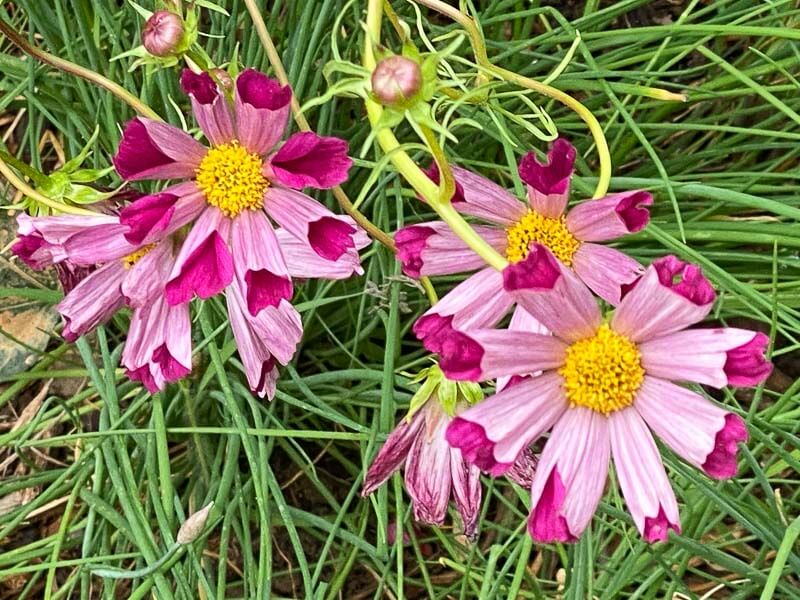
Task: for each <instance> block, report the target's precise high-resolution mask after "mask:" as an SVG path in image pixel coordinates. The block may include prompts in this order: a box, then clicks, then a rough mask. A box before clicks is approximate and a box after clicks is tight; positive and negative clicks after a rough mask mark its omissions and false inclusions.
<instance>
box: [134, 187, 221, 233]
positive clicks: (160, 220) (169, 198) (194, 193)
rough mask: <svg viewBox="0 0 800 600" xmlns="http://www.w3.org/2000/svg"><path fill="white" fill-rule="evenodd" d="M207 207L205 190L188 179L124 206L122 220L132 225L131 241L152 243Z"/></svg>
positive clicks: (194, 217) (175, 229)
mask: <svg viewBox="0 0 800 600" xmlns="http://www.w3.org/2000/svg"><path fill="white" fill-rule="evenodd" d="M205 207H206V202H205V200H204V198H203V193H202V192H201V191H200V190H198V189H197V186H196V185H195V183H194V182H193V181H188V182H184V183H179V184H178V185H175V186H172V187H169V188H167V189H165V190H164V191H163V192H159V193H156V194H151V195H150V196H142V197H141V198H139V199H138V200H136V201H135V202H133V203H131V204H129V205H128V206H126V207H125V208H123V209H122V212H120V215H119V220H120V223H122V224H123V225H125V226H127V227H128V231H127V232H126V233H125V239H127V240H128V242H130V243H131V244H137V245H138V244H150V243H152V242H154V241H156V240H157V239H160V238H162V237H164V236H166V235H168V234H170V233H172V232H174V231H177V230H178V229H180V228H181V227H183V226H184V225H186V224H188V223H190V222H191V221H193V220H194V219H196V218H197V217H198V216H199V214H200V213H201V212H202V211H203V209H204V208H205Z"/></svg>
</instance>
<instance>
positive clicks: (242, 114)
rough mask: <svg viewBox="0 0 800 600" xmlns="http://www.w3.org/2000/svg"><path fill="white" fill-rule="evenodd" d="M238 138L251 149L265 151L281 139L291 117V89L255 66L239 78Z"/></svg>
mask: <svg viewBox="0 0 800 600" xmlns="http://www.w3.org/2000/svg"><path fill="white" fill-rule="evenodd" d="M235 96H236V97H235V99H234V105H235V108H236V127H237V132H238V136H237V137H238V139H239V141H241V143H242V145H243V146H244V147H245V148H247V149H248V150H249V151H250V152H255V153H256V154H261V155H264V154H266V153H267V152H269V151H270V150H272V148H273V147H274V146H275V144H277V143H278V140H280V139H281V137H283V132H284V130H285V129H286V120H287V119H288V118H289V102H290V101H291V99H292V90H291V88H290V87H289V86H288V85H287V86H281V84H280V83H278V82H277V81H275V80H274V79H270V78H269V77H267V76H266V75H264V74H263V73H259V72H258V71H256V70H254V69H245V70H244V71H242V72H241V74H240V75H239V77H237V79H236V94H235Z"/></svg>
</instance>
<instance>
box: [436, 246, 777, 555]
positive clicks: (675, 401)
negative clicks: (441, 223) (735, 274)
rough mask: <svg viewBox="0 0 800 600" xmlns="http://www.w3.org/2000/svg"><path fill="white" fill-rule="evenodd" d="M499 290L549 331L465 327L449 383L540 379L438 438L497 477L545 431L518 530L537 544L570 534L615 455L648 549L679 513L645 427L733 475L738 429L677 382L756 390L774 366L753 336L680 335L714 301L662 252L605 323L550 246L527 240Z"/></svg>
mask: <svg viewBox="0 0 800 600" xmlns="http://www.w3.org/2000/svg"><path fill="white" fill-rule="evenodd" d="M502 277H503V283H504V289H505V290H506V291H507V292H509V293H511V294H513V296H514V298H515V299H516V300H517V301H518V302H520V304H522V306H524V307H525V309H526V310H528V311H529V312H530V313H531V314H532V315H533V316H534V317H535V318H536V319H537V320H538V321H539V322H540V323H541V324H542V325H543V326H544V327H546V328H547V329H549V330H550V331H552V332H553V335H541V334H536V333H529V332H525V331H514V330H507V331H498V330H492V329H483V330H474V331H470V332H469V333H467V334H462V336H463V339H462V342H463V345H462V347H461V348H451V349H446V351H445V352H444V354H443V356H442V360H441V363H440V365H441V367H442V370H443V371H444V373H445V374H446V375H447V376H448V377H451V378H453V379H470V380H484V379H489V378H493V377H500V376H509V375H517V374H529V373H536V372H541V374H539V375H538V376H534V377H529V378H527V379H525V380H524V381H520V382H518V383H517V384H516V385H512V386H510V387H509V388H507V389H505V390H503V391H502V392H499V393H498V394H495V395H494V396H493V397H491V398H489V399H487V400H485V401H484V402H482V403H480V404H478V405H476V406H474V407H471V408H469V409H468V410H466V411H465V412H463V413H461V414H460V415H458V416H457V417H456V418H455V419H454V421H453V422H452V423H451V424H450V426H449V427H448V430H447V439H448V441H449V442H450V444H451V445H452V446H453V447H454V448H459V449H460V450H461V451H462V452H463V453H464V456H465V457H466V458H467V459H468V460H469V461H471V462H472V463H474V464H476V465H478V466H479V467H481V468H482V469H484V470H486V471H489V472H490V473H492V474H494V475H498V474H501V473H505V472H507V471H508V469H509V468H510V466H511V465H512V464H513V462H514V461H515V460H516V459H517V457H518V456H519V454H520V452H522V451H523V449H525V448H526V447H527V446H528V445H529V444H531V443H532V442H533V441H534V440H536V439H537V438H539V437H540V436H541V435H542V434H544V433H545V432H547V431H548V430H551V433H550V437H549V438H548V440H547V442H546V444H545V447H544V451H543V452H542V455H541V457H540V460H539V464H538V466H537V470H536V474H535V476H534V478H533V483H532V487H531V514H530V520H529V523H528V530H529V532H530V534H531V535H532V536H533V538H534V539H536V540H537V541H541V542H554V541H559V542H566V541H574V540H576V539H577V538H578V537H579V536H580V535H581V533H582V532H583V530H584V528H585V527H586V525H587V524H588V523H589V521H590V520H591V518H592V515H593V514H594V511H595V509H596V507H597V504H598V502H599V501H600V498H601V496H602V494H603V489H604V487H605V482H606V478H607V473H608V462H609V458H610V457H611V456H613V458H614V464H615V467H616V472H617V477H618V479H619V483H620V487H621V489H622V493H623V495H624V497H625V499H626V502H627V504H628V509H629V510H630V511H631V514H632V515H633V519H634V522H635V523H636V526H637V528H638V529H639V531H640V532H641V533H642V535H643V536H644V538H645V539H646V540H647V541H649V542H654V541H658V540H662V541H663V540H665V539H666V538H667V533H668V530H669V529H674V530H676V531H678V532H679V531H680V524H679V515H678V506H677V502H676V500H675V495H674V493H673V491H672V488H671V486H670V484H669V480H668V479H667V476H666V473H665V472H664V467H663V465H662V462H661V457H660V455H659V452H658V449H657V447H656V445H655V442H654V441H653V437H652V434H651V430H652V432H654V433H655V434H656V435H657V436H658V437H659V438H661V440H662V441H663V442H664V443H665V444H666V445H667V446H669V447H670V448H671V449H672V450H673V451H674V452H675V453H676V454H678V455H679V456H681V457H682V458H684V459H685V460H686V461H687V462H689V463H691V464H693V465H694V466H696V467H698V468H701V469H702V470H703V471H705V472H706V473H707V474H708V475H710V476H711V477H714V478H717V479H724V478H728V477H732V476H734V475H735V473H736V467H737V465H736V451H737V443H738V442H742V441H745V440H746V439H747V428H746V426H745V423H744V421H743V420H742V419H741V418H740V417H739V416H738V415H736V414H734V413H731V412H729V411H727V410H725V409H723V408H721V407H719V406H717V405H716V404H714V403H712V402H711V401H709V400H707V399H706V398H704V397H703V396H701V395H700V394H698V393H695V392H693V391H690V390H689V389H686V388H685V387H682V386H680V385H676V384H675V383H673V381H676V382H685V381H686V382H697V383H701V384H705V385H710V386H713V387H717V388H721V387H723V386H725V385H728V384H730V385H756V384H758V383H760V382H762V381H764V380H765V379H766V377H767V376H768V375H769V373H770V371H771V368H772V366H771V364H770V363H769V362H768V361H767V360H766V359H765V358H764V351H765V349H766V346H767V343H768V339H767V337H766V336H765V335H764V334H763V333H757V332H754V331H748V330H744V329H734V328H716V329H686V328H687V327H689V326H690V325H693V324H695V323H697V322H699V321H701V320H702V319H704V318H705V317H706V316H707V315H708V313H709V311H710V310H711V307H712V305H713V303H714V299H715V293H714V290H713V288H712V287H711V284H710V283H709V281H708V280H707V279H706V278H705V277H704V276H703V275H702V273H701V271H700V269H699V268H698V267H696V266H694V265H690V264H686V263H683V262H681V261H679V260H678V259H677V258H675V257H672V256H668V257H666V258H662V259H660V260H658V261H655V262H654V263H653V264H652V265H651V266H650V267H649V268H648V269H647V270H646V271H645V273H644V275H643V276H642V277H641V278H640V279H639V280H637V282H635V285H634V286H633V288H632V289H631V290H630V291H628V293H627V294H626V295H625V296H624V298H623V299H622V301H621V302H620V304H619V306H618V307H617V308H616V310H615V311H614V314H613V316H612V317H611V318H610V320H608V321H606V320H604V319H603V317H602V315H601V313H600V310H599V307H598V305H597V301H596V299H595V298H594V297H593V296H592V293H591V292H590V291H589V289H588V288H587V287H586V286H585V285H584V284H583V283H582V282H581V281H580V280H579V279H578V277H577V276H576V275H575V274H574V273H573V272H572V271H571V270H569V269H567V268H565V267H564V266H563V265H562V264H561V263H559V262H558V261H557V260H556V259H555V258H554V257H553V255H552V254H551V253H550V251H549V250H548V249H547V248H545V247H544V246H542V245H539V244H534V245H533V246H532V247H531V249H530V252H529V253H528V256H527V257H526V258H525V259H524V260H522V261H520V262H518V263H516V264H513V265H511V266H509V267H507V268H506V269H505V271H504V272H503V274H502Z"/></svg>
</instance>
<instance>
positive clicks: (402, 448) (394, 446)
mask: <svg viewBox="0 0 800 600" xmlns="http://www.w3.org/2000/svg"><path fill="white" fill-rule="evenodd" d="M424 426H425V412H424V411H420V412H418V413H417V414H416V415H414V417H413V418H412V419H411V421H410V422H409V421H407V420H406V419H403V420H402V421H400V423H399V424H398V425H397V427H395V429H394V431H392V433H391V434H390V435H389V437H388V438H387V439H386V441H385V442H384V444H383V446H382V447H381V449H380V451H379V452H378V454H377V455H376V456H375V458H374V459H373V461H372V464H371V465H370V466H369V469H368V470H367V474H366V475H365V476H364V487H363V489H362V490H361V495H362V496H369V495H370V494H371V493H372V492H374V491H375V490H377V489H378V488H379V487H380V486H382V485H383V484H384V483H385V482H386V480H387V479H389V477H391V475H392V473H394V472H395V471H397V470H398V469H399V468H400V467H401V466H402V465H403V463H404V462H405V460H406V457H407V456H408V453H409V451H410V450H411V446H412V445H413V443H414V440H415V439H417V437H418V436H419V435H421V433H422V432H423V431H424Z"/></svg>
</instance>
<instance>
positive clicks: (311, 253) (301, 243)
mask: <svg viewBox="0 0 800 600" xmlns="http://www.w3.org/2000/svg"><path fill="white" fill-rule="evenodd" d="M343 220H344V218H343ZM345 222H348V221H345ZM351 226H352V227H356V225H355V222H351ZM275 234H276V236H277V237H278V243H279V244H280V247H281V251H282V252H283V257H284V259H285V261H286V266H287V268H288V270H289V275H291V276H292V277H297V278H300V279H348V278H349V277H352V276H353V275H361V274H363V273H364V269H363V268H361V261H360V259H359V256H358V252H357V251H358V250H360V249H361V248H364V247H365V246H368V245H369V244H370V239H369V236H367V234H365V233H364V232H363V231H362V230H361V229H358V230H357V231H356V234H355V235H354V236H353V242H354V247H353V248H351V249H349V250H348V251H347V252H345V253H344V254H342V255H341V256H340V257H339V258H338V259H337V260H335V261H331V260H328V259H326V258H322V257H321V256H320V255H319V254H318V253H317V251H316V250H315V249H314V248H312V247H311V244H310V242H309V241H308V239H300V238H296V237H294V236H293V235H292V234H290V233H289V232H288V231H286V230H285V229H278V230H277V231H276V232H275Z"/></svg>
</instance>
